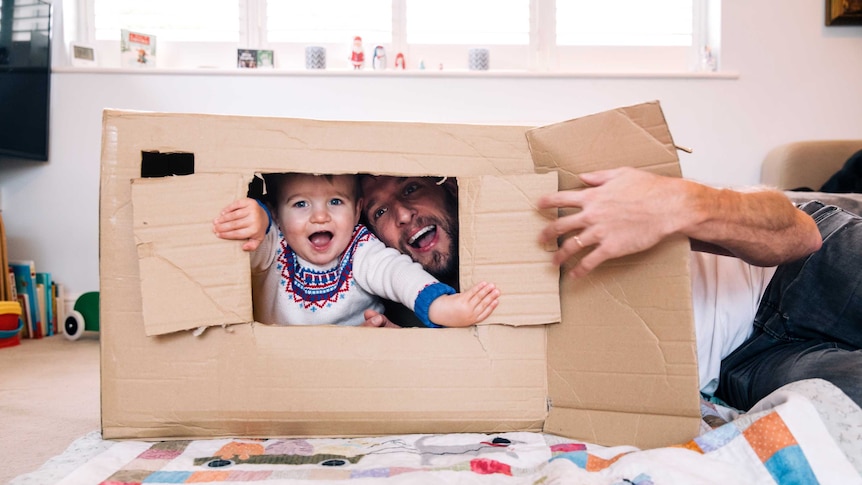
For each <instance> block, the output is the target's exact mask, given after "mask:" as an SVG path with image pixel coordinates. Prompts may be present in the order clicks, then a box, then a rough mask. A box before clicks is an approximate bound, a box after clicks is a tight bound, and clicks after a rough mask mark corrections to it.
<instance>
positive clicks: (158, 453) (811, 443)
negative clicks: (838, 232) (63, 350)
mask: <svg viewBox="0 0 862 485" xmlns="http://www.w3.org/2000/svg"><path fill="white" fill-rule="evenodd" d="M703 411H704V412H703V414H704V417H705V420H704V423H705V424H704V427H703V432H702V433H701V434H700V435H699V436H697V437H696V438H694V439H693V440H691V441H689V442H687V443H680V444H678V445H676V446H669V447H664V448H657V449H650V450H641V449H637V448H634V447H631V446H618V447H603V446H599V445H595V444H590V443H584V442H580V441H577V440H572V439H568V438H563V437H560V436H554V435H549V434H541V433H527V432H511V433H499V434H472V433H471V434H442V435H399V436H383V437H372V438H339V439H336V438H315V439H217V440H193V441H165V442H157V443H152V442H137V441H123V442H107V441H103V440H101V439H100V438H99V437H98V436H97V435H98V433H94V434H95V435H96V436H90V437H89V438H87V437H85V438H82V439H81V440H79V441H82V440H84V441H86V440H87V439H89V440H90V441H92V444H95V445H97V446H96V448H98V450H97V451H96V452H91V453H90V454H91V455H93V456H91V457H88V458H87V459H86V460H85V462H84V463H83V464H80V465H79V466H76V467H74V470H71V471H70V473H67V474H65V476H64V477H58V480H56V481H51V482H39V481H36V480H43V479H44V478H45V476H44V473H45V472H47V471H48V469H49V468H50V467H49V466H48V465H49V464H46V466H45V467H43V468H46V470H40V471H41V472H43V475H42V476H39V471H37V472H35V473H34V474H30V475H24V476H21V477H18V478H17V479H16V480H14V481H13V482H12V484H13V485H26V484H30V483H56V482H59V483H61V484H64V485H69V484H82V483H92V484H96V483H98V484H105V485H125V484H176V483H201V482H206V483H214V484H241V483H248V482H262V483H266V484H278V483H284V484H298V483H321V484H324V483H344V482H354V483H357V484H366V483H387V484H402V483H403V484H407V483H441V484H445V483H463V484H490V483H493V484H568V483H578V484H580V483H584V484H614V485H616V484H619V485H623V484H627V485H631V484H637V485H647V484H660V483H685V484H697V483H715V484H736V483H740V484H760V483H778V484H817V483H822V484H835V483H841V484H850V483H860V484H862V475H860V470H862V410H860V409H859V407H858V406H856V405H855V404H854V403H853V402H852V401H850V400H849V399H848V398H847V397H846V396H844V395H843V393H841V392H840V391H838V390H837V389H835V388H834V387H833V386H831V385H830V384H828V383H826V382H824V381H803V382H802V383H796V384H793V385H791V386H788V387H785V388H782V389H780V390H779V391H776V392H775V393H773V394H772V395H770V396H769V397H768V398H767V399H766V400H764V401H762V402H761V403H760V404H759V405H758V407H756V408H755V409H753V410H752V411H750V412H749V413H747V414H743V415H736V414H734V413H733V412H732V411H727V410H724V409H720V408H718V407H716V406H714V405H710V404H709V403H708V402H704V405H703ZM707 418H709V419H707ZM725 421H727V422H725ZM706 423H711V425H710V424H706ZM78 446H79V447H81V446H83V447H86V445H84V444H83V443H78ZM72 448H75V444H73V446H72V447H71V448H70V450H71V449H72ZM83 452H84V450H79V453H83ZM68 453H69V452H67V454H68ZM75 453H76V452H74V451H73V452H72V454H75ZM84 454H86V453H84ZM49 463H50V462H49ZM67 468H69V467H68V466H67ZM67 471H68V470H67Z"/></svg>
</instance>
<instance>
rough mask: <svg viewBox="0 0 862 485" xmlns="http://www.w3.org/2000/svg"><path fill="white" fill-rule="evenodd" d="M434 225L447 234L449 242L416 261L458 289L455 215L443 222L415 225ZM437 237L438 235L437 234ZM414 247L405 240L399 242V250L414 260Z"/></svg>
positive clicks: (432, 274)
mask: <svg viewBox="0 0 862 485" xmlns="http://www.w3.org/2000/svg"><path fill="white" fill-rule="evenodd" d="M431 224H433V225H435V226H436V230H437V231H442V232H443V233H445V234H446V235H447V236H448V239H449V243H448V245H447V247H444V248H441V247H437V248H434V249H432V250H431V251H430V252H429V253H426V254H424V255H423V259H422V260H421V261H418V262H420V263H421V264H422V267H423V268H425V271H427V272H428V273H430V274H431V276H434V277H435V278H437V279H438V280H440V281H441V282H443V283H446V284H447V285H449V286H452V287H454V288H455V289H456V290H458V286H459V284H458V283H459V281H458V279H459V278H458V219H457V215H455V216H453V217H452V218H449V219H448V220H446V221H445V223H441V222H439V221H436V220H435V221H420V223H419V224H417V226H419V227H424V226H427V225H431ZM438 238H439V235H438ZM414 251H415V248H413V247H412V246H410V245H409V244H407V242H406V241H402V243H401V252H402V253H404V254H409V255H410V256H411V257H412V258H413V259H414V260H417V259H416V256H415V254H416V253H415V252H414Z"/></svg>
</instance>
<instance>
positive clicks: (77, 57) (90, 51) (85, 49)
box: [69, 43, 96, 67]
mask: <svg viewBox="0 0 862 485" xmlns="http://www.w3.org/2000/svg"><path fill="white" fill-rule="evenodd" d="M69 49H70V51H71V52H70V53H71V55H72V65H73V66H76V67H88V66H95V65H96V49H94V48H93V46H89V45H84V44H77V43H72V45H71V46H70V47H69Z"/></svg>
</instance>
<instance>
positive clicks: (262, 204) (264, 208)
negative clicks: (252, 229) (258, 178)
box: [254, 199, 272, 234]
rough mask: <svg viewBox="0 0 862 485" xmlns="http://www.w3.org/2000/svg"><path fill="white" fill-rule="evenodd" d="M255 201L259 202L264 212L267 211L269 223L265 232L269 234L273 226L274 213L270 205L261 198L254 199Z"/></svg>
mask: <svg viewBox="0 0 862 485" xmlns="http://www.w3.org/2000/svg"><path fill="white" fill-rule="evenodd" d="M254 201H255V202H257V205H259V206H260V207H261V208H262V209H263V211H264V212H266V218H267V219H269V225H267V226H266V232H265V233H264V234H269V228H271V227H272V214H271V213H270V212H269V207H267V206H266V204H264V203H263V201H261V200H260V199H254Z"/></svg>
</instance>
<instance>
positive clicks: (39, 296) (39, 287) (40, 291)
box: [36, 283, 51, 337]
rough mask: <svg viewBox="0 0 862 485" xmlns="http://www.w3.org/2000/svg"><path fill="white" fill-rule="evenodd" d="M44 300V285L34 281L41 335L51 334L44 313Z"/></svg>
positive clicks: (45, 304)
mask: <svg viewBox="0 0 862 485" xmlns="http://www.w3.org/2000/svg"><path fill="white" fill-rule="evenodd" d="M46 301H47V300H46V295H45V285H43V284H42V283H36V311H37V312H38V313H39V335H41V336H43V337H47V336H49V335H51V334H50V333H49V332H48V325H47V324H46V323H47V322H48V318H47V317H48V316H47V315H46V314H45V308H46V306H47V303H46Z"/></svg>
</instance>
